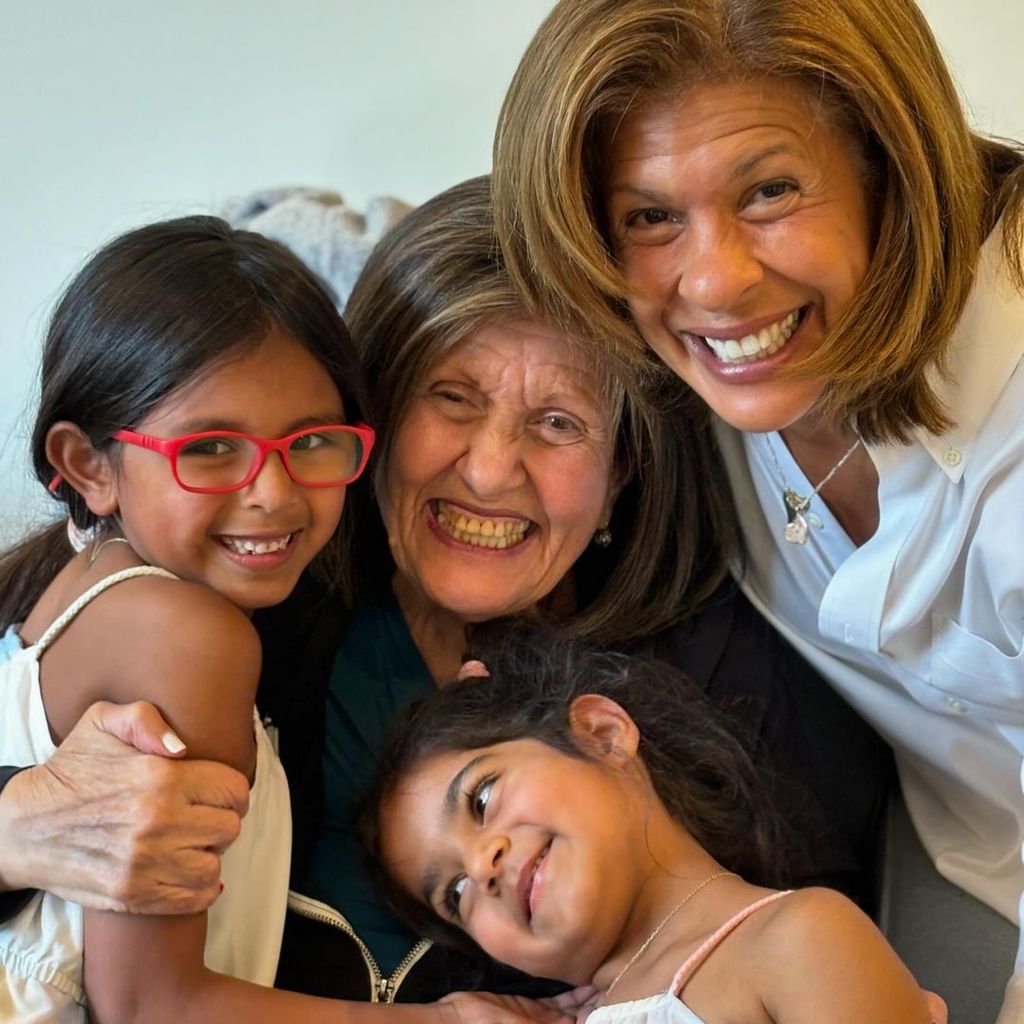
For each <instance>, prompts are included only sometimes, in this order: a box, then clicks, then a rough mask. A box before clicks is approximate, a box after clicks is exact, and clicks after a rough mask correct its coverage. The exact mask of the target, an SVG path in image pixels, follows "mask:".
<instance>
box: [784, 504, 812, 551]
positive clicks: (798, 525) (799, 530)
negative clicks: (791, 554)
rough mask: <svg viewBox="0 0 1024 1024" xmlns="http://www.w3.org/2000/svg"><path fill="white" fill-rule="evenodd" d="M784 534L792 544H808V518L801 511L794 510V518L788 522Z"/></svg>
mask: <svg viewBox="0 0 1024 1024" xmlns="http://www.w3.org/2000/svg"><path fill="white" fill-rule="evenodd" d="M783 536H785V538H786V540H788V541H789V543H790V544H806V543H807V520H806V519H805V518H804V517H803V516H802V515H801V514H800V513H799V512H794V513H793V516H792V518H791V519H790V520H789V522H788V523H786V529H785V531H784V533H783Z"/></svg>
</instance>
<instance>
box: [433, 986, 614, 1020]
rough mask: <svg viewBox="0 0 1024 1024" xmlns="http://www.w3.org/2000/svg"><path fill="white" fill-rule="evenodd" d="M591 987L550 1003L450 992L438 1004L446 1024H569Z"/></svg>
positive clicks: (541, 1000) (523, 998) (485, 994)
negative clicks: (443, 1011) (443, 1012)
mask: <svg viewBox="0 0 1024 1024" xmlns="http://www.w3.org/2000/svg"><path fill="white" fill-rule="evenodd" d="M595 992H596V989H594V988H593V987H592V986H589V985H588V986H586V987H584V988H578V989H573V990H572V991H571V992H566V993H564V994H562V995H560V996H553V997H552V998H550V999H527V998H526V997H525V996H497V995H493V994H492V993H490V992H453V993H452V994H451V995H448V996H445V997H444V998H443V999H441V1000H439V1002H438V1006H439V1007H440V1008H441V1009H443V1010H445V1011H446V1013H445V1017H446V1019H447V1022H448V1024H571V1022H574V1021H575V1019H576V1012H577V1010H578V1009H579V1008H580V1006H581V1005H582V1004H583V1003H584V1001H585V1000H587V999H589V998H591V997H592V996H593V995H594V994H595Z"/></svg>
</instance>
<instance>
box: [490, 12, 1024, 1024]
mask: <svg viewBox="0 0 1024 1024" xmlns="http://www.w3.org/2000/svg"><path fill="white" fill-rule="evenodd" d="M494 187H495V202H496V209H495V216H496V220H497V223H498V226H499V234H500V237H501V240H502V243H503V245H504V246H505V247H506V257H507V259H508V263H509V268H510V273H511V275H512V277H513V278H514V279H515V280H516V281H517V283H518V284H519V285H520V286H521V288H522V289H523V291H524V293H525V294H527V295H528V296H529V302H530V308H531V309H532V310H533V311H535V313H536V314H537V315H540V316H543V317H546V318H549V319H553V320H555V321H556V322H560V323H563V324H564V325H566V327H567V328H568V329H569V330H575V331H576V332H577V333H582V332H589V336H590V337H596V338H598V339H599V343H600V344H606V345H612V344H615V345H616V346H617V347H618V349H619V350H620V352H621V353H623V354H628V353H629V352H634V353H636V354H635V359H641V358H642V356H641V355H640V354H639V353H638V352H637V348H638V346H637V341H638V336H639V338H642V339H643V341H645V342H646V343H647V345H648V346H649V347H650V349H651V350H652V351H653V352H654V353H656V354H657V355H658V356H659V357H660V358H661V359H662V360H663V361H664V363H665V364H666V365H667V366H668V367H669V368H670V369H671V370H672V371H673V372H674V373H675V374H676V375H678V377H679V378H681V379H682V381H683V382H685V384H686V385H687V390H688V392H689V393H691V394H693V395H695V396H699V397H700V398H701V399H703V400H704V401H705V402H706V403H707V405H708V406H709V408H710V409H711V410H712V412H713V413H714V415H715V418H716V420H717V423H718V428H719V429H718V433H719V438H720V442H721V446H722V449H723V452H724V456H725V460H726V463H727V466H728V471H729V476H730V480H731V484H732V488H733V493H734V495H735V498H736V504H737V508H738V510H739V515H740V521H741V527H742V532H743V536H744V539H745V542H746V543H745V547H746V551H747V553H748V560H747V563H746V565H745V567H744V568H743V569H742V570H740V571H739V573H738V575H739V579H740V581H741V584H742V586H743V588H744V591H745V592H746V594H747V595H748V596H749V598H750V599H751V601H752V602H753V603H754V604H755V606H757V607H758V608H759V609H761V610H762V611H763V612H765V614H767V615H768V617H769V618H770V619H771V620H772V621H773V622H774V623H775V624H776V625H777V626H778V627H779V628H780V629H781V630H782V631H783V632H784V633H785V635H786V636H787V637H788V638H789V639H790V640H791V641H792V643H793V644H794V645H795V646H796V647H797V648H798V649H799V650H800V651H801V652H802V653H803V654H804V655H805V656H806V657H807V658H808V659H809V660H810V661H811V662H812V663H813V664H814V665H815V666H816V667H817V668H818V669H819V670H820V671H821V672H822V673H823V675H825V676H826V677H827V678H828V679H829V681H830V682H831V683H832V684H833V685H834V686H835V687H836V688H837V689H838V690H839V691H840V692H841V693H842V694H843V695H844V696H845V697H846V698H847V699H848V700H849V701H850V702H851V703H852V704H853V705H854V706H855V707H857V709H858V710H859V711H860V712H861V713H862V714H863V715H864V716H865V717H866V718H868V719H869V721H871V722H872V723H874V724H875V726H876V727H877V728H878V729H879V730H880V731H881V732H882V733H883V735H885V736H886V737H887V738H888V739H889V740H890V741H891V742H892V744H893V746H894V747H895V749H896V754H897V761H898V764H899V768H900V775H901V779H902V784H903V792H904V794H905V797H906V803H907V805H908V807H909V811H910V816H911V818H912V819H913V822H914V825H915V826H916V828H917V831H918V834H919V835H920V837H921V840H922V841H923V844H924V846H925V848H926V849H927V851H928V853H929V855H930V856H931V857H932V858H933V859H934V861H935V864H936V866H937V867H938V869H939V871H940V872H941V873H942V874H943V875H945V876H946V878H948V879H949V880H951V881H952V882H954V883H955V884H956V885H957V886H960V887H962V888H963V889H964V890H966V891H967V892H969V893H971V894H973V896H975V897H977V898H978V900H981V901H984V903H986V904H988V905H989V906H990V907H992V908H994V909H995V910H996V911H998V912H999V914H1000V915H1003V917H1004V918H1005V919H1006V920H1005V921H1004V920H1002V919H1001V918H1000V917H998V916H997V915H996V914H991V915H988V916H986V915H984V914H980V916H978V917H977V918H976V920H977V922H978V923H976V924H975V925H974V926H973V929H974V934H975V935H976V936H977V938H976V939H975V938H972V939H971V940H969V941H966V942H964V943H963V946H962V947H958V946H957V945H956V944H955V943H952V942H947V945H948V947H949V948H950V949H955V950H957V954H956V955H957V956H958V957H964V956H968V955H969V952H970V951H971V950H972V948H973V949H977V950H980V952H979V954H978V960H977V964H976V965H975V967H976V968H977V970H975V968H974V967H971V968H968V969H967V972H965V973H971V972H973V973H976V975H977V976H978V977H980V978H984V977H985V970H986V969H987V970H988V971H989V975H988V976H989V978H990V979H992V980H991V981H990V984H992V985H993V987H994V988H995V989H998V988H999V987H1001V985H1000V984H999V983H998V982H997V981H996V980H995V979H994V978H992V974H993V972H994V971H997V970H999V969H1002V970H1003V971H1004V972H1005V970H1006V967H1007V966H1008V965H1009V963H1010V961H1011V960H1012V946H1013V945H1015V944H1016V941H1017V931H1016V929H1015V928H1014V927H1012V926H1011V925H1010V924H1008V923H1006V922H1014V923H1015V922H1016V921H1017V915H1018V901H1019V900H1020V897H1021V889H1022V885H1024V868H1022V862H1021V838H1022V834H1024V798H1022V792H1021V753H1022V751H1024V661H1022V644H1024V556H1022V554H1021V546H1020V545H1019V544H1017V543H1016V542H1015V541H1013V540H1010V539H1009V538H1008V537H1007V533H1006V531H1007V528H1008V524H1010V523H1016V522H1020V514H1021V513H1020V509H1021V503H1022V501H1024V459H1022V455H1024V426H1022V424H1024V420H1022V419H1021V415H1020V409H1021V407H1022V404H1024V364H1022V359H1021V357H1022V354H1024V296H1022V294H1021V286H1022V283H1024V258H1022V253H1021V239H1022V223H1024V221H1022V218H1024V212H1022V195H1024V168H1022V159H1021V156H1020V154H1019V153H1018V151H1017V150H1015V149H1013V148H1011V147H1010V146H1008V145H1003V144H1000V143H996V142H993V141H991V140H987V139H983V138H981V137H979V136H978V135H975V134H973V133H972V132H971V131H970V130H969V128H968V126H967V124H966V122H965V119H964V115H963V112H962V110H961V106H960V103H959V100H958V98H957V94H956V90H955V88H954V86H953V84H952V82H951V80H950V76H949V73H948V71H947V69H946V67H945V65H944V63H943V60H942V57H941V54H940V53H939V50H938V47H937V46H936V44H935V41H934V39H933V38H932V36H931V33H930V32H929V30H928V27H927V25H926V23H925V21H924V19H923V17H922V15H921V13H920V12H919V11H918V9H917V8H916V7H915V6H914V4H913V3H912V2H911V0H735V2H722V0H687V2H685V3H683V2H679V0H563V2H561V3H559V4H558V5H557V6H556V7H555V9H554V11H553V12H552V13H551V15H550V16H549V18H548V20H547V21H546V22H545V24H544V25H543V26H542V27H541V29H540V30H539V32H538V34H537V36H536V38H535V39H534V41H533V42H532V44H531V46H530V48H529V50H528V51H527V53H526V55H525V57H524V59H523V61H522V64H521V65H520V67H519V70H518V72H517V74H516V77H515V80H514V82H513V85H512V87H511V90H510V93H509V95H508V98H507V100H506V104H505V107H504V110H503V113H502V117H501V122H500V125H499V129H498V134H497V139H496V144H495V182H494ZM971 904H972V901H971V900H969V899H967V898H966V897H965V898H964V899H963V900H961V901H959V902H957V904H956V909H955V910H954V911H953V916H952V919H951V920H949V921H948V922H944V927H943V926H939V922H938V921H937V920H934V919H933V921H932V922H931V931H932V932H933V933H939V932H941V931H946V932H948V931H954V932H955V931H956V930H957V929H958V927H965V926H966V922H967V921H968V920H970V917H971V914H972V913H973V911H972V907H971ZM926 927H927V918H925V921H924V922H922V931H924V929H925V928H926ZM911 963H912V966H913V958H911ZM939 963H941V961H937V962H936V964H935V965H932V966H933V967H936V966H938V964H939ZM1018 964H1019V965H1020V964H1021V961H1020V960H1018ZM938 969H939V970H942V969H943V968H941V967H939V968H938ZM1003 977H1005V973H1004V975H1003ZM923 980H924V981H925V983H928V982H929V977H928V975H927V974H925V975H924V976H923ZM932 983H933V984H936V985H939V984H940V982H939V981H935V980H934V979H933V980H932ZM991 995H992V999H993V1002H994V1003H997V1002H998V998H997V997H996V996H995V993H994V992H993V993H992V994H991ZM1013 1007H1016V1009H1013ZM972 1009H973V1010H974V1011H975V1012H977V1013H979V1017H978V1019H991V1017H988V1018H985V1017H984V1010H983V1009H982V1010H979V1008H978V1006H977V1004H976V1005H975V1006H974V1007H972ZM994 1012H995V1010H994V1007H993V1010H992V1013H993V1014H994ZM1005 1014H1006V1017H1004V1018H1002V1019H1007V1020H1010V1019H1012V1020H1014V1021H1017V1020H1021V1019H1024V975H1018V976H1017V979H1016V983H1015V985H1014V986H1011V990H1009V992H1008V1003H1007V1007H1006V1009H1005ZM952 1016H953V1018H954V1019H957V1014H956V1012H955V1009H954V1010H953V1012H952Z"/></svg>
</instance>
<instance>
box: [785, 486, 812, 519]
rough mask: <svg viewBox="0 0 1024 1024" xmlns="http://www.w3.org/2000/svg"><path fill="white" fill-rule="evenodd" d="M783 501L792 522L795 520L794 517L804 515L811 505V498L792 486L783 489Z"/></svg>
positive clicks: (787, 515)
mask: <svg viewBox="0 0 1024 1024" xmlns="http://www.w3.org/2000/svg"><path fill="white" fill-rule="evenodd" d="M782 501H783V504H784V505H785V506H786V517H787V518H788V519H789V521H790V522H793V519H794V517H796V516H802V515H803V514H804V513H805V512H806V511H807V510H808V509H809V508H810V507H811V499H810V498H804V497H802V496H801V495H799V494H797V493H796V491H794V490H793V488H792V487H784V488H783V489H782Z"/></svg>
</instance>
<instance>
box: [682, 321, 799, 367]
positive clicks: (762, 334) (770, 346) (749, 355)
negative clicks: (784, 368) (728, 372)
mask: <svg viewBox="0 0 1024 1024" xmlns="http://www.w3.org/2000/svg"><path fill="white" fill-rule="evenodd" d="M803 312H804V311H803V310H799V309H797V310H794V311H793V312H792V313H790V314H789V315H788V316H784V317H783V318H782V319H781V320H778V321H776V322H775V323H773V324H768V326H767V327H762V328H761V330H759V331H756V332H755V333H753V334H747V335H745V336H744V337H742V338H708V337H705V336H704V335H703V334H694V336H695V337H697V338H700V340H701V341H703V342H704V344H705V345H707V347H708V348H709V349H710V350H711V351H712V352H713V353H714V356H715V358H716V359H718V360H719V362H723V363H731V364H736V363H756V362H758V361H759V360H761V359H767V358H768V356H771V355H774V354H775V353H776V352H778V351H779V349H781V348H782V347H783V346H784V345H785V344H786V342H787V341H789V339H790V338H791V337H792V336H793V332H794V331H796V329H797V327H798V326H799V324H800V321H801V319H802V318H803ZM687 333H692V332H687Z"/></svg>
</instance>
